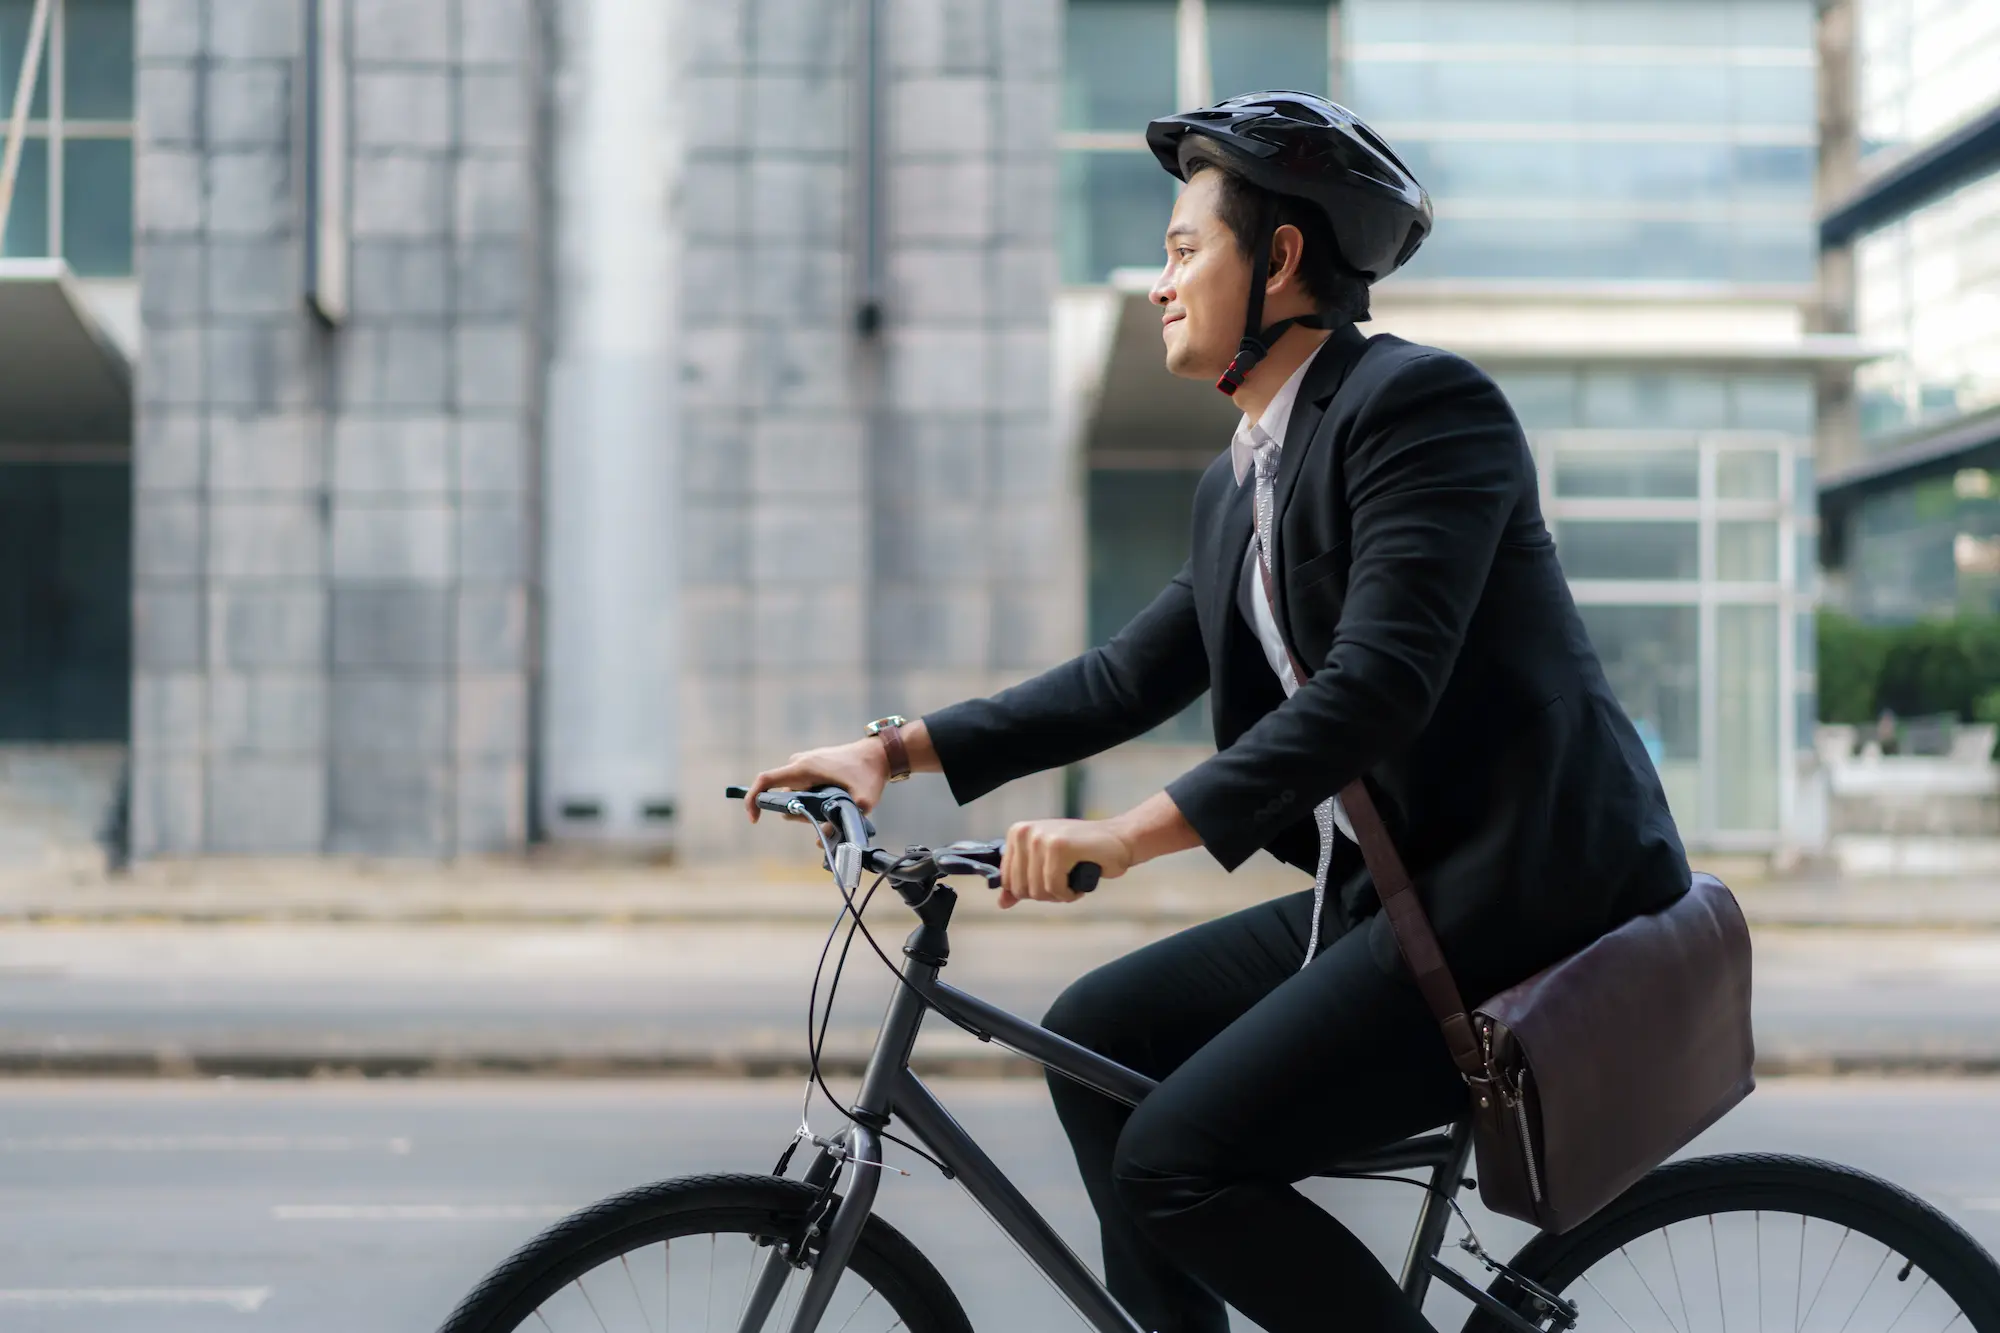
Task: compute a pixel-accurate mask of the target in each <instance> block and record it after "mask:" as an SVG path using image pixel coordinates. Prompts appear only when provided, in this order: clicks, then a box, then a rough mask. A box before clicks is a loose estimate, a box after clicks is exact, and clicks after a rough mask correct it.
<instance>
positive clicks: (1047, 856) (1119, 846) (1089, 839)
mask: <svg viewBox="0 0 2000 1333" xmlns="http://www.w3.org/2000/svg"><path fill="white" fill-rule="evenodd" d="M1085 861H1092V862H1095V863H1096V864H1097V865H1098V866H1099V867H1100V868H1101V869H1102V871H1103V877H1104V878H1105V879H1116V878H1118V877H1119V876H1120V875H1122V874H1124V873H1125V872H1126V871H1127V870H1130V869H1131V868H1132V849H1131V848H1130V847H1128V846H1127V845H1126V843H1125V839H1124V838H1123V837H1121V836H1120V835H1119V833H1118V832H1117V831H1116V830H1115V829H1114V828H1113V827H1112V821H1110V820H1104V819H1035V820H1030V821H1028V822H1027V823H1024V824H1016V825H1014V827H1012V828H1010V829H1008V830H1007V847H1006V851H1005V853H1004V854H1003V855H1002V856H1001V859H1000V906H1002V907H1012V906H1013V905H1014V904H1015V903H1018V902H1026V901H1028V900H1030V899H1032V900H1034V901H1036V902H1046V903H1073V902H1075V901H1076V900H1077V899H1078V898H1080V897H1082V896H1083V895H1082V894H1080V893H1078V892H1077V891H1076V890H1074V889H1072V888H1070V887H1069V872H1070V871H1071V870H1073V869H1074V868H1075V867H1076V866H1077V865H1079V864H1080V863H1082V862H1085Z"/></svg>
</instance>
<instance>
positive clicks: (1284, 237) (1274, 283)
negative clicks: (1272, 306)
mask: <svg viewBox="0 0 2000 1333" xmlns="http://www.w3.org/2000/svg"><path fill="white" fill-rule="evenodd" d="M1305 253H1306V238H1305V234H1304V233H1303V232H1301V231H1300V230H1299V229H1298V228H1297V227H1294V226H1293V225H1292V224H1291V223H1289V222H1287V223H1285V224H1284V225H1283V226H1281V227H1279V228H1278V229H1277V230H1276V231H1274V232H1272V233H1271V273H1270V276H1269V277H1268V278H1267V279H1266V280H1265V285H1264V291H1265V294H1266V296H1267V297H1269V296H1272V295H1276V294H1277V293H1279V292H1289V291H1295V290H1297V288H1298V286H1299V265H1300V264H1301V263H1302V262H1303V261H1304V259H1305Z"/></svg>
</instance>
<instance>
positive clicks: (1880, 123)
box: [1854, 0, 2000, 166]
mask: <svg viewBox="0 0 2000 1333" xmlns="http://www.w3.org/2000/svg"><path fill="white" fill-rule="evenodd" d="M1854 8H1855V18H1856V20H1857V23H1856V35H1857V38H1858V40H1857V43H1856V46H1857V50H1856V55H1857V56H1858V60H1857V62H1856V63H1857V65H1858V66H1859V80H1858V81H1859V84H1860V87H1859V88H1858V90H1857V91H1858V93H1859V97H1858V112H1859V119H1860V122H1861V123H1860V130H1861V153H1862V161H1863V164H1864V166H1866V165H1868V164H1869V159H1871V158H1873V159H1875V161H1877V162H1886V161H1888V160H1890V159H1892V158H1894V157H1895V156H1896V155H1897V153H1898V151H1899V150H1902V149H1906V148H1908V147H1910V146H1911V145H1913V144H1921V143H1925V142H1928V141H1929V140H1931V139H1934V138H1936V137H1937V136H1938V135H1940V134H1944V133H1946V132H1948V131H1950V130H1952V129H1954V128H1956V127H1957V126H1959V125H1961V124H1963V123H1964V122H1965V121H1967V120H1969V119H1971V118H1972V117H1973V116H1974V115H1976V114H1978V113H1979V112H1981V111H1984V110H1985V109H1986V108H1987V107H1990V106H1992V105H1993V99H1994V96H1995V94H1996V91H2000V90H1996V88H1995V75H1994V71H1995V70H2000V6H1996V5H1992V4H1988V3H1984V2H1983V0H1957V2H1956V3H1943V4H1940V3H1938V0H1856V3H1855V6H1854Z"/></svg>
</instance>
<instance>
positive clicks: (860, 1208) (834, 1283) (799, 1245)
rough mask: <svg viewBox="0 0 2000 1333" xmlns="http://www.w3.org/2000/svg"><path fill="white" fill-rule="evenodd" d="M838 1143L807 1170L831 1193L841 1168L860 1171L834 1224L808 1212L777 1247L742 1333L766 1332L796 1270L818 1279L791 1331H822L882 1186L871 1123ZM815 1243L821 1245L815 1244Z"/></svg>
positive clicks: (878, 1145)
mask: <svg viewBox="0 0 2000 1333" xmlns="http://www.w3.org/2000/svg"><path fill="white" fill-rule="evenodd" d="M834 1142H835V1143H836V1144H837V1145H839V1146H840V1148H841V1151H838V1152H836V1151H834V1150H832V1149H827V1148H822V1149H821V1150H820V1154H819V1156H818V1157H817V1158H815V1159H814V1161H813V1164H812V1167H811V1169H809V1170H808V1171H807V1172H806V1175H805V1183H806V1184H808V1185H810V1186H812V1187H813V1188H814V1189H815V1190H818V1191H822V1192H825V1193H828V1194H830V1193H831V1191H832V1189H833V1184H834V1177H835V1176H836V1175H838V1174H839V1171H840V1168H841V1167H842V1166H843V1165H845V1164H847V1163H849V1162H852V1163H853V1164H854V1170H853V1171H852V1173H851V1174H850V1176H849V1178H848V1182H847V1193H846V1194H845V1195H843V1196H842V1197H841V1200H840V1204H839V1206H838V1207H836V1208H835V1209H834V1210H833V1215H832V1218H831V1219H830V1220H829V1219H828V1218H827V1217H825V1216H824V1215H823V1214H822V1212H821V1211H820V1210H818V1209H815V1210H814V1211H813V1212H811V1213H809V1214H807V1216H806V1219H805V1221H804V1222H803V1223H802V1224H801V1226H800V1229H799V1233H798V1235H796V1236H794V1237H792V1238H791V1239H790V1240H789V1241H779V1242H777V1243H776V1244H773V1245H772V1246H771V1254H770V1257H769V1258H767V1259H766V1260H765V1261H764V1271H763V1273H762V1274H760V1275H759V1276H758V1278H757V1286H756V1288H755V1289H754V1290H753V1291H752V1292H751V1293H750V1303H749V1305H748V1306H747V1307H746V1308H745V1309H744V1311H743V1322H742V1323H741V1324H739V1325H738V1326H737V1333H763V1329H764V1321H765V1320H766V1319H769V1318H770V1317H771V1309H772V1307H773V1306H774V1305H776V1304H777V1301H778V1293H779V1292H781V1291H783V1290H784V1287H785V1279H786V1278H787V1277H789V1276H790V1275H791V1271H790V1270H791V1269H792V1268H794V1267H810V1268H811V1269H812V1277H811V1278H809V1279H807V1281H806V1290H805V1295H804V1296H802V1297H801V1298H800V1299H799V1308H798V1310H797V1311H796V1312H795V1313H794V1314H793V1315H792V1326H791V1329H790V1333H813V1330H815V1329H817V1328H818V1327H819V1321H820V1318H821V1316H823V1315H824V1314H825V1313H826V1307H827V1302H829V1301H831V1300H832V1299H833V1291H834V1288H835V1287H838V1286H839V1285H840V1278H841V1274H843V1273H845V1272H846V1271H847V1261H848V1260H849V1259H850V1258H852V1257H853V1254H854V1246H855V1243H856V1242H857V1241H859V1240H860V1239H861V1228H862V1227H864V1226H866V1225H867V1224H868V1215H869V1214H870V1213H872V1212H873V1211H874V1210H875V1191H876V1190H877V1189H878V1188H880V1187H881V1184H882V1141H881V1137H880V1136H879V1135H878V1134H876V1132H875V1131H874V1130H872V1129H870V1128H868V1127H867V1126H866V1125H850V1126H848V1128H847V1129H846V1130H844V1131H842V1133H841V1134H840V1136H839V1137H838V1138H836V1139H835V1140H834ZM822 1235H824V1237H825V1239H824V1240H823V1241H822V1240H820V1238H821V1236H822ZM815 1241H820V1243H819V1244H818V1245H815V1244H814V1242H815Z"/></svg>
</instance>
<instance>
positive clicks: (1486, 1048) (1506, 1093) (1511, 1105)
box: [1479, 1019, 1542, 1203]
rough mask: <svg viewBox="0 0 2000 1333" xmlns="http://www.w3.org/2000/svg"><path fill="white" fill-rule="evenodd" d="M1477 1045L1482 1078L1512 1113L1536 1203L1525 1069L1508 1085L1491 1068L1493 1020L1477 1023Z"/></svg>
mask: <svg viewBox="0 0 2000 1333" xmlns="http://www.w3.org/2000/svg"><path fill="white" fill-rule="evenodd" d="M1479 1046H1480V1049H1481V1051H1482V1052H1483V1053H1484V1054H1485V1056H1486V1077H1487V1078H1488V1079H1489V1080H1491V1081H1492V1083H1493V1086H1494V1087H1496V1088H1498V1089H1499V1090H1500V1104H1501V1105H1502V1106H1505V1107H1506V1108H1508V1109H1509V1110H1511V1111H1512V1112H1513V1113H1514V1124H1515V1127H1516V1128H1518V1129H1519V1130H1520V1131H1521V1158H1522V1160H1523V1161H1524V1162H1525V1163H1526V1164H1527V1167H1528V1192H1529V1194H1531V1195H1533V1196H1534V1200H1535V1202H1536V1203H1540V1202H1541V1201H1542V1174H1541V1172H1540V1171H1539V1170H1537V1169H1536V1167H1535V1140H1534V1136H1533V1135H1532V1134H1530V1133H1529V1132H1528V1097H1527V1086H1526V1085H1527V1080H1528V1071H1527V1070H1525V1069H1523V1070H1522V1071H1521V1072H1520V1074H1519V1075H1518V1076H1517V1077H1516V1079H1515V1080H1514V1083H1513V1085H1512V1086H1511V1087H1510V1086H1509V1085H1508V1083H1507V1080H1506V1079H1504V1078H1502V1077H1501V1076H1500V1074H1499V1072H1498V1071H1496V1070H1495V1069H1494V1068H1493V1021H1492V1020H1491V1019H1487V1020H1486V1021H1485V1022H1482V1023H1481V1024H1480V1025H1479Z"/></svg>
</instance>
